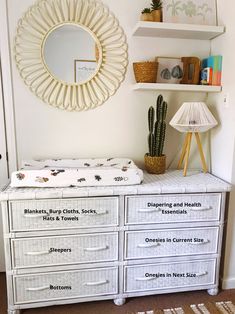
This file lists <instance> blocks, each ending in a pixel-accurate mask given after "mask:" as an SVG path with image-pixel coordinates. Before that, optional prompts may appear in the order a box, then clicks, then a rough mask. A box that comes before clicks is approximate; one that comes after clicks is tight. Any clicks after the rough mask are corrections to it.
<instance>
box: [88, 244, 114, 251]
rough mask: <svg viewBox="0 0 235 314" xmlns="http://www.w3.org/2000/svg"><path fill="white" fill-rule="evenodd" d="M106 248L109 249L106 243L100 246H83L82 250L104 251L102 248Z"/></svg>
mask: <svg viewBox="0 0 235 314" xmlns="http://www.w3.org/2000/svg"><path fill="white" fill-rule="evenodd" d="M108 249H109V246H108V245H106V246H101V247H86V248H84V251H87V252H98V251H104V250H108Z"/></svg>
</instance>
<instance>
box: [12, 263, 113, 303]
mask: <svg viewBox="0 0 235 314" xmlns="http://www.w3.org/2000/svg"><path fill="white" fill-rule="evenodd" d="M117 276H118V269H117V268H115V267H113V268H106V269H103V268H100V269H89V270H81V271H66V272H55V273H52V272H51V273H44V274H39V275H32V276H15V277H14V288H15V303H16V304H19V303H28V302H38V301H49V300H57V299H70V298H79V297H88V296H90V297H92V296H99V295H107V294H116V293H117V292H118V280H117Z"/></svg>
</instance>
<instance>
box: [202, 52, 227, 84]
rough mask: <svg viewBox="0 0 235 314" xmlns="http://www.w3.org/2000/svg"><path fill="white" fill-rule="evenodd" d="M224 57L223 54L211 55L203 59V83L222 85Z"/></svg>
mask: <svg viewBox="0 0 235 314" xmlns="http://www.w3.org/2000/svg"><path fill="white" fill-rule="evenodd" d="M222 59H223V57H222V56H210V57H208V58H206V59H203V60H202V71H201V84H202V85H213V86H221V76H222Z"/></svg>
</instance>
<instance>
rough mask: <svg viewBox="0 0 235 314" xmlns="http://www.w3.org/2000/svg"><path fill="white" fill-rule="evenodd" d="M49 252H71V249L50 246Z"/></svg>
mask: <svg viewBox="0 0 235 314" xmlns="http://www.w3.org/2000/svg"><path fill="white" fill-rule="evenodd" d="M49 252H50V253H71V252H72V249H57V248H54V247H51V248H50V250H49Z"/></svg>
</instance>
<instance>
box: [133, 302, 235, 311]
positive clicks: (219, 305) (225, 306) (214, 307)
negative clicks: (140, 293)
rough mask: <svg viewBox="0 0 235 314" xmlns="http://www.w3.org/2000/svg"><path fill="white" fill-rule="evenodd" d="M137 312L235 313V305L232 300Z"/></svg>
mask: <svg viewBox="0 0 235 314" xmlns="http://www.w3.org/2000/svg"><path fill="white" fill-rule="evenodd" d="M135 314H235V305H234V304H233V303H232V302H231V301H226V302H216V303H209V302H208V303H205V304H204V303H203V304H197V305H196V304H192V305H186V306H182V307H178V308H172V309H165V310H153V311H147V312H137V313H135Z"/></svg>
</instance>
